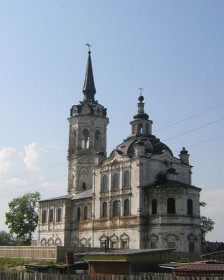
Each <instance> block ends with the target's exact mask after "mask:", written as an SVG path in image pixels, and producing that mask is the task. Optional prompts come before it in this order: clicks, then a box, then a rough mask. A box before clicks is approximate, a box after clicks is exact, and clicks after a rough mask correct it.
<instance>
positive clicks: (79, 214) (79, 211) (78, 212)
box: [77, 207, 81, 221]
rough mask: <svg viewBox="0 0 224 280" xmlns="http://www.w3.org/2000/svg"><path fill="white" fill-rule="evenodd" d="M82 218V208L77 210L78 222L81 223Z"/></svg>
mask: <svg viewBox="0 0 224 280" xmlns="http://www.w3.org/2000/svg"><path fill="white" fill-rule="evenodd" d="M80 217H81V209H80V207H78V208H77V221H80Z"/></svg>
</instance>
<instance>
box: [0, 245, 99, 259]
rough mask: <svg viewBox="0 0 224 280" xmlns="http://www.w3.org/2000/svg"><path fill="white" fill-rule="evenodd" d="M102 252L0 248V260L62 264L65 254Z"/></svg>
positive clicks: (79, 248)
mask: <svg viewBox="0 0 224 280" xmlns="http://www.w3.org/2000/svg"><path fill="white" fill-rule="evenodd" d="M91 251H102V249H100V248H92V247H91V248H86V247H70V248H67V247H64V246H58V247H38V246H0V258H15V259H23V260H27V261H30V260H31V261H32V260H36V261H48V262H49V261H50V262H63V261H64V260H65V254H66V252H72V253H74V254H77V253H84V252H91Z"/></svg>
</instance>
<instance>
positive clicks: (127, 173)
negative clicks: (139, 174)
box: [124, 170, 130, 188]
mask: <svg viewBox="0 0 224 280" xmlns="http://www.w3.org/2000/svg"><path fill="white" fill-rule="evenodd" d="M129 186H130V183H129V171H128V170H126V171H125V172H124V188H128V187H129Z"/></svg>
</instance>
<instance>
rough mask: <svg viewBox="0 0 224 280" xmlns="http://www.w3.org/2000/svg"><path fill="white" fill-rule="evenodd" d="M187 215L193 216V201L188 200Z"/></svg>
mask: <svg viewBox="0 0 224 280" xmlns="http://www.w3.org/2000/svg"><path fill="white" fill-rule="evenodd" d="M187 214H188V215H193V200H192V199H188V200H187Z"/></svg>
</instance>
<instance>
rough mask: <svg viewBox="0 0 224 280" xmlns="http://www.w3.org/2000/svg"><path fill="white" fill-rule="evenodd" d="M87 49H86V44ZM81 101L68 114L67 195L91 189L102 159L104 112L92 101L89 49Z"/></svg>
mask: <svg viewBox="0 0 224 280" xmlns="http://www.w3.org/2000/svg"><path fill="white" fill-rule="evenodd" d="M87 46H88V47H90V46H89V45H88V44H87ZM82 92H83V100H82V101H80V102H79V104H78V105H73V106H72V108H71V110H70V117H69V118H68V121H69V145H68V194H70V195H73V194H77V193H80V192H83V191H86V190H89V189H91V188H92V181H93V168H94V165H95V162H96V158H98V155H99V154H100V155H101V158H104V157H106V141H107V140H106V135H107V125H108V122H109V119H108V118H107V109H106V108H104V106H102V105H101V104H99V103H98V102H97V101H96V100H95V94H96V89H95V83H94V78H93V69H92V61H91V51H90V49H89V52H88V59H87V66H86V74H85V80H84V85H83V90H82Z"/></svg>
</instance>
